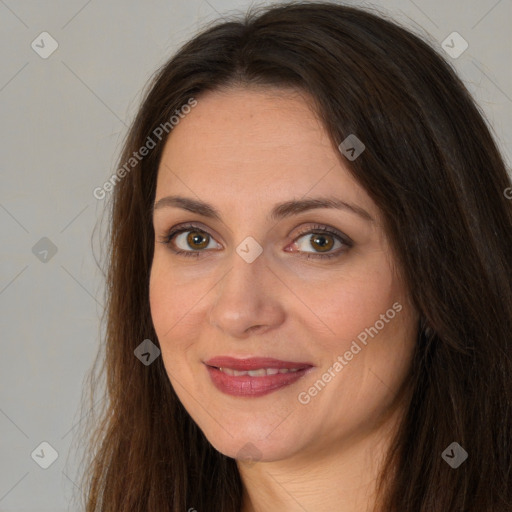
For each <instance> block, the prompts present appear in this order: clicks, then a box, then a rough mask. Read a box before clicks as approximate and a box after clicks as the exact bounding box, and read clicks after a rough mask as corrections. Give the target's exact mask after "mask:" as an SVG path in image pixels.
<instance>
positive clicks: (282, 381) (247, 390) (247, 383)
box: [204, 356, 313, 397]
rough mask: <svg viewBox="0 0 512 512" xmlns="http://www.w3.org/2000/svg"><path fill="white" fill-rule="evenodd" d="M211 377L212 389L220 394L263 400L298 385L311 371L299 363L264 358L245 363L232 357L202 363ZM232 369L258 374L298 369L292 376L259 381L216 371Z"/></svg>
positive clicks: (284, 374)
mask: <svg viewBox="0 0 512 512" xmlns="http://www.w3.org/2000/svg"><path fill="white" fill-rule="evenodd" d="M204 364H205V365H206V368H207V370H208V373H209V375H210V378H211V380H212V383H213V385H214V386H215V387H216V388H217V389H218V390H219V391H221V392H223V393H225V394H227V395H231V396H238V397H259V396H264V395H267V394H269V393H272V392H273V391H277V390H278V389H282V388H284V387H286V386H289V385H291V384H293V383H294V382H297V381H298V380H299V379H301V378H302V377H304V375H306V374H307V373H309V372H310V371H311V370H312V369H313V365H311V364H309V363H302V362H292V361H281V360H279V359H272V358H266V357H252V358H248V359H236V358H233V357H227V356H222V357H214V358H213V359H209V360H208V361H206V362H205V363H204ZM223 367H225V368H231V369H233V370H238V371H249V370H257V369H259V368H276V369H293V368H299V369H298V370H297V371H296V372H293V373H277V374H275V375H265V376H262V377H251V376H250V375H239V376H234V375H228V374H226V373H224V372H222V371H221V370H219V368H223Z"/></svg>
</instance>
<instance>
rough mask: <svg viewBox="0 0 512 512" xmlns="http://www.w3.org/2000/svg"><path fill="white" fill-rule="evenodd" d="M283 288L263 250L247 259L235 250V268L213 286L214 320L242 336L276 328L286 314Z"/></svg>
mask: <svg viewBox="0 0 512 512" xmlns="http://www.w3.org/2000/svg"><path fill="white" fill-rule="evenodd" d="M283 289H286V288H285V287H284V286H283V284H282V283H281V281H280V280H279V279H277V278H276V275H275V273H274V271H273V270H271V269H270V268H269V267H268V265H267V262H266V260H265V258H264V255H263V253H262V254H260V256H258V258H256V260H254V261H253V262H252V263H247V262H246V261H244V260H243V259H242V258H241V257H240V256H239V255H238V254H237V253H236V252H233V264H232V266H231V268H230V269H229V270H228V272H227V273H226V274H224V277H223V278H221V280H220V282H219V283H218V284H217V286H216V287H215V288H214V289H213V290H212V294H213V297H214V300H213V304H212V306H211V309H210V324H211V325H213V326H214V327H215V328H217V329H220V330H221V331H222V332H223V334H224V335H227V336H231V337H233V338H241V339H243V338H246V337H248V336H249V335H250V334H252V333H258V334H263V333H265V332H267V331H269V330H271V329H275V328H277V327H278V326H279V325H281V324H282V323H283V322H284V318H285V310H284V304H283V300H282V299H283V294H284V293H285V292H284V291H283Z"/></svg>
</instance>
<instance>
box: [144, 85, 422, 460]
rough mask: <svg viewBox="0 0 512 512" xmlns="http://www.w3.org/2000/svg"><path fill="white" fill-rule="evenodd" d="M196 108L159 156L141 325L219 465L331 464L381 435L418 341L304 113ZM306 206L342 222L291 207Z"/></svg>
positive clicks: (260, 96) (284, 104) (276, 99)
mask: <svg viewBox="0 0 512 512" xmlns="http://www.w3.org/2000/svg"><path fill="white" fill-rule="evenodd" d="M197 100H198V103H197V106H195V108H194V109H192V110H191V112H190V113H189V114H187V115H186V116H185V117H184V118H183V119H181V121H180V122H179V124H178V125H176V126H175V127H174V129H173V131H172V132H171V134H170V137H169V138H168V140H167V143H166V146H165V148H164V153H163V156H162V160H161V164H160V168H159V172H158V181H157V188H156V200H155V205H157V206H156V208H155V211H154V218H153V219H154V230H155V239H156V242H155V251H154V259H153V264H152V268H151V279H150V302H151V314H152V318H153V323H154V326H155V329H156V333H157V336H158V340H159V342H160V347H161V350H162V358H163V362H164V365H165V368H166V370H167V373H168V376H169V379H170V382H171V383H172V386H173V388H174V390H175V391H176V393H177V395H178V397H179V399H180V400H181V402H182V404H183V405H184V407H185V408H186V409H187V411H188V413H189V414H190V416H191V417H192V418H193V419H194V421H195V422H196V423H197V425H198V426H199V428H200V429H201V430H202V431H203V432H204V434H205V435H206V437H207V438H208V440H209V441H210V442H211V444H212V445H213V446H214V447H215V448H216V449H217V450H219V451H220V452H222V453H224V454H225V455H227V456H230V457H235V458H242V457H245V456H247V457H252V458H255V459H260V460H262V461H273V460H280V459H286V458H290V457H293V456H297V455H299V454H300V455H301V456H304V455H306V456H307V455H311V456H313V455H314V454H319V453H321V452H323V453H333V452H332V450H333V449H334V450H335V449H336V448H337V447H339V448H341V447H342V446H343V443H345V442H347V441H350V442H351V443H352V442H353V441H354V440H355V439H359V438H363V437H365V436H367V435H369V434H370V433H372V432H374V431H376V429H378V428H380V425H381V424H382V420H383V419H384V418H387V417H388V415H389V413H390V412H391V411H392V410H393V406H394V404H395V402H394V400H395V398H396V397H397V393H398V391H399V388H400V385H401V384H402V382H403V381H404V379H405V376H406V373H407V372H408V369H409V366H410V362H411V355H412V350H413V346H414V343H415V339H416V333H417V320H418V318H417V315H416V312H415V311H414V309H413V308H412V306H411V304H410V303H409V300H408V295H407V292H406V290H405V289H404V287H403V286H402V283H401V282H400V280H399V278H398V276H397V275H396V273H394V272H393V257H392V252H391V248H390V246H389V245H388V241H387V238H386V235H385V233H384V230H383V227H382V219H381V215H380V212H379V209H378V208H377V206H376V205H375V203H374V202H373V201H372V200H371V199H370V197H369V196H368V195H367V194H366V192H365V191H364V189H363V188H362V187H361V186H359V185H358V184H357V182H356V181H355V180H354V179H353V178H352V177H351V175H350V174H349V172H348V171H347V170H346V168H345V164H346V163H347V160H346V159H345V156H343V155H342V154H341V152H340V151H339V150H338V149H337V148H335V147H333V146H332V144H331V142H330V141H329V139H328V136H327V134H326V132H325V131H324V129H323V128H322V126H321V124H320V122H319V120H318V119H317V118H316V116H315V115H314V114H313V112H312V111H311V110H310V109H309V108H308V104H307V103H306V100H305V99H304V97H301V96H299V95H297V94H293V92H292V91H289V90H266V91H262V90H255V89H236V90H230V91H229V92H214V93H211V92H210V93H207V94H206V95H204V96H201V97H199V98H197ZM357 135H359V136H360V138H361V139H363V142H364V134H357ZM340 142H341V141H340ZM168 196H180V197H182V198H186V200H187V201H182V202H178V201H174V202H173V201H171V200H169V199H167V200H165V199H164V198H167V197H168ZM313 198H315V199H318V200H321V201H325V200H327V199H330V200H333V201H336V200H337V201H339V202H340V203H341V202H343V203H346V205H350V206H344V207H343V206H341V207H339V208H333V207H331V208H327V207H325V206H324V205H321V204H320V203H315V206H316V207H315V208H311V207H310V208H307V209H306V208H305V207H301V206H300V204H301V202H302V201H305V200H308V201H309V200H311V199H313ZM293 201H297V202H298V204H297V205H295V206H293V204H292V202H293ZM199 203H208V205H209V207H206V206H202V207H201V208H196V206H197V204H199ZM281 204H284V205H285V206H278V205H281ZM303 206H304V205H303ZM310 206H311V203H310ZM213 211H215V212H216V213H217V215H218V216H213V214H212V212H213ZM188 224H192V225H193V227H185V228H183V226H184V225H185V226H186V225H188ZM178 225H180V226H178ZM176 226H178V227H181V228H183V229H184V231H183V232H181V233H178V234H176V235H175V236H173V237H171V239H170V240H169V238H167V241H168V242H169V243H168V244H166V243H164V241H165V239H166V237H167V236H168V234H169V232H170V231H171V229H172V228H174V227H176ZM323 230H327V232H326V231H323ZM175 250H178V251H183V252H184V254H176V253H175V252H174V251H175ZM322 255H324V257H323V258H322ZM326 256H331V257H326ZM218 357H231V358H235V359H237V360H244V359H248V358H272V359H275V360H278V361H281V363H276V362H275V361H272V362H269V361H258V360H255V361H253V362H252V363H253V364H252V366H249V365H248V364H246V363H245V362H244V361H238V362H236V361H235V362H233V361H224V362H222V361H211V360H212V359H213V358H218ZM207 362H209V363H210V365H207V364H206V363H207ZM283 362H284V363H283ZM286 363H288V364H286ZM290 366H291V367H293V369H295V368H297V371H290V370H291V369H292V368H290ZM218 367H225V368H227V369H223V370H219V369H217V368H218ZM286 367H288V372H286V369H285V368H286ZM237 368H238V370H237V371H239V372H243V373H242V374H240V375H239V374H236V373H234V372H233V370H234V369H237ZM249 368H252V371H256V370H257V369H262V368H266V369H267V370H266V371H260V372H256V373H253V374H252V375H250V374H248V373H247V370H248V369H249ZM279 368H280V369H279ZM244 369H245V370H244Z"/></svg>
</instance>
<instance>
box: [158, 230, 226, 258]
mask: <svg viewBox="0 0 512 512" xmlns="http://www.w3.org/2000/svg"><path fill="white" fill-rule="evenodd" d="M209 238H211V239H212V241H213V238H212V237H211V236H210V234H208V233H207V232H206V231H204V230H202V229H200V228H198V227H197V226H194V225H192V224H189V225H186V226H181V227H180V226H178V227H176V228H173V229H171V231H170V232H169V234H167V235H166V236H165V237H163V239H162V240H160V242H161V243H163V244H165V245H168V246H169V248H170V249H171V250H172V251H173V252H174V253H175V254H179V255H183V256H193V257H197V256H199V254H200V252H202V251H201V249H206V248H208V246H209V245H210V244H209V243H208V239H209ZM175 243H177V244H179V243H181V244H182V246H184V247H187V246H188V247H192V248H193V250H192V251H191V250H187V249H184V250H183V249H182V250H180V249H174V248H173V245H174V244H175ZM178 247H179V246H178ZM218 248H219V247H218ZM210 249H211V247H210Z"/></svg>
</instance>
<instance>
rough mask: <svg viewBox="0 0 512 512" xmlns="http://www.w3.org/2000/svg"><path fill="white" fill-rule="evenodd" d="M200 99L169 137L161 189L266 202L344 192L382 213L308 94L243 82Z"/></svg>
mask: <svg viewBox="0 0 512 512" xmlns="http://www.w3.org/2000/svg"><path fill="white" fill-rule="evenodd" d="M196 99H197V105H196V106H195V107H194V108H193V109H192V110H191V112H190V113H189V114H187V115H185V116H184V117H183V118H182V119H181V120H180V122H179V124H177V125H176V126H175V127H174V128H173V130H172V132H171V133H170V135H169V137H168V139H167V142H166V145H165V148H164V152H163V155H162V159H161V163H160V168H159V172H158V181H157V197H158V196H159V195H160V196H161V195H164V194H165V193H167V192H168V193H171V192H177V191H183V192H185V191H187V192H188V195H190V192H193V193H196V194H197V195H198V196H199V197H205V196H206V197H210V198H213V199H217V200H218V201H222V202H224V201H225V200H233V198H234V197H235V196H236V197H238V198H240V199H241V198H245V199H248V196H251V197H252V199H253V200H254V199H255V198H257V199H258V204H266V202H268V200H269V199H270V198H272V201H271V202H272V203H273V202H278V201H280V200H286V199H290V198H291V197H295V198H299V197H303V196H305V195H315V196H318V195H319V194H322V193H323V194H331V195H332V194H333V193H339V194H342V197H343V199H346V200H347V201H354V202H359V203H360V204H361V206H362V207H365V208H366V209H370V210H372V211H373V212H374V214H377V211H376V207H375V205H372V201H371V199H370V198H369V197H368V196H367V194H366V192H365V191H364V189H363V188H362V187H361V186H360V185H359V184H358V183H357V182H356V180H355V179H354V178H353V177H352V175H351V174H350V172H349V171H348V170H347V168H346V166H345V163H344V157H343V156H341V154H340V153H339V151H338V149H337V148H336V147H335V146H334V144H333V143H332V141H331V140H330V139H329V136H328V134H327V133H326V131H325V129H324V128H323V125H322V123H321V121H320V120H319V118H318V117H317V115H316V114H315V113H314V111H313V109H312V107H311V105H312V101H311V99H310V98H308V97H307V95H304V94H301V93H298V92H297V91H294V90H291V89H268V90H264V89H261V88H259V89H255V88H243V89H242V88H240V89H229V90H224V91H215V92H208V93H206V94H204V95H201V96H199V97H197V98H196ZM187 189H188V190H187ZM339 194H338V195H339Z"/></svg>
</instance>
